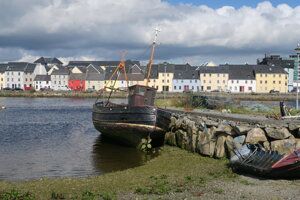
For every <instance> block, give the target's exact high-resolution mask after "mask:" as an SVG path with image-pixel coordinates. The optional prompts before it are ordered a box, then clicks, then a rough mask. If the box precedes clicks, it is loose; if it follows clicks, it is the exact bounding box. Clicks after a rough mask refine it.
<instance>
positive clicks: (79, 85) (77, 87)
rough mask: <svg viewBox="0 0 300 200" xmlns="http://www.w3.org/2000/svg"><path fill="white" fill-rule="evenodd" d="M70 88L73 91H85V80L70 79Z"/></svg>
mask: <svg viewBox="0 0 300 200" xmlns="http://www.w3.org/2000/svg"><path fill="white" fill-rule="evenodd" d="M68 88H70V89H71V90H72V91H85V80H69V81H68Z"/></svg>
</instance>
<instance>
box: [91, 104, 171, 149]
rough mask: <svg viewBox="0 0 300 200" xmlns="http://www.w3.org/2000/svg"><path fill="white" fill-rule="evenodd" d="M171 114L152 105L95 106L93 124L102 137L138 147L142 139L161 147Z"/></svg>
mask: <svg viewBox="0 0 300 200" xmlns="http://www.w3.org/2000/svg"><path fill="white" fill-rule="evenodd" d="M170 116H171V114H170V112H168V111H166V110H164V109H161V108H156V107H153V106H128V105H114V104H110V105H106V106H104V104H101V103H96V104H94V107H93V123H94V126H95V128H96V129H97V130H98V131H99V132H100V133H101V134H102V135H103V136H104V137H108V138H110V139H113V140H115V141H117V142H119V143H122V144H125V145H128V146H133V147H139V146H140V145H141V140H142V139H143V138H148V136H149V137H150V138H151V139H152V146H161V145H162V144H163V142H164V136H165V132H166V131H167V129H168V127H169V123H170Z"/></svg>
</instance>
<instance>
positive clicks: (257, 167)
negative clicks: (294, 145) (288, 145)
mask: <svg viewBox="0 0 300 200" xmlns="http://www.w3.org/2000/svg"><path fill="white" fill-rule="evenodd" d="M234 153H235V155H234V156H233V157H232V158H231V163H232V165H233V167H234V169H236V170H239V171H242V172H246V173H250V174H253V175H257V176H262V177H266V178H274V179H279V178H288V179H296V178H300V149H298V150H295V151H294V152H293V153H291V154H290V155H287V156H285V155H282V154H278V153H277V152H275V151H264V150H263V149H262V146H261V145H259V144H245V145H243V146H242V147H241V148H239V149H236V150H234Z"/></svg>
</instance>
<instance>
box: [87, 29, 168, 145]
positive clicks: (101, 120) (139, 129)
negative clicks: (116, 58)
mask: <svg viewBox="0 0 300 200" xmlns="http://www.w3.org/2000/svg"><path fill="white" fill-rule="evenodd" d="M156 36H157V31H156V35H155V40H154V42H153V45H152V53H151V57H150V61H149V64H148V77H147V81H146V85H132V86H129V87H128V91H126V92H128V103H127V104H116V103H112V102H110V100H109V99H110V97H109V98H108V100H107V101H100V102H97V100H96V102H95V104H94V105H93V124H94V126H95V128H96V129H97V130H98V131H99V132H101V134H102V136H104V137H108V138H111V139H113V140H116V141H118V142H120V143H122V144H125V145H128V146H133V147H137V148H141V147H142V146H143V145H145V144H147V145H148V147H150V148H151V147H156V146H161V145H163V143H164V136H165V133H166V132H167V130H168V128H169V123H170V118H171V113H170V112H168V111H167V110H165V109H163V108H159V107H155V106H154V100H155V95H156V90H157V89H156V88H153V87H149V86H148V80H149V75H150V71H151V65H152V59H153V55H154V47H155V43H156V42H155V41H156ZM122 60H124V58H123V59H122ZM122 70H123V73H124V77H125V78H126V79H127V75H126V68H125V64H124V61H121V63H120V64H119V66H118V68H117V69H116V71H115V72H114V73H113V75H112V76H111V78H110V80H117V79H118V76H119V75H120V74H121V72H122ZM114 75H117V77H116V78H115V79H113V76H114ZM108 82H110V81H108ZM127 83H128V80H127ZM106 88H107V89H109V90H110V91H111V92H112V91H113V90H119V89H115V88H114V87H108V86H107V87H106ZM145 141H146V143H145ZM149 144H150V146H149Z"/></svg>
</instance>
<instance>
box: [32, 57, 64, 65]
mask: <svg viewBox="0 0 300 200" xmlns="http://www.w3.org/2000/svg"><path fill="white" fill-rule="evenodd" d="M33 63H41V64H43V65H47V64H59V65H62V64H63V63H62V62H61V61H60V60H58V59H57V58H55V57H54V58H44V57H40V58H39V59H37V60H36V61H34V62H33Z"/></svg>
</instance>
